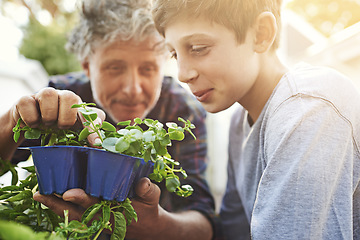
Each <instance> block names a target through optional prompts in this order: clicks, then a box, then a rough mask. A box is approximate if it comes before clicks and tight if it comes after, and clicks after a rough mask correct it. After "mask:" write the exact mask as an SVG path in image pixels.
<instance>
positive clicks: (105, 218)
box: [103, 205, 110, 223]
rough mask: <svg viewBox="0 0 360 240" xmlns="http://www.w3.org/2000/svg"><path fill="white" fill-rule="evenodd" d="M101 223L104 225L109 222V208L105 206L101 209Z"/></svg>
mask: <svg viewBox="0 0 360 240" xmlns="http://www.w3.org/2000/svg"><path fill="white" fill-rule="evenodd" d="M103 221H104V223H107V222H109V221H110V206H109V205H105V206H104V207H103Z"/></svg>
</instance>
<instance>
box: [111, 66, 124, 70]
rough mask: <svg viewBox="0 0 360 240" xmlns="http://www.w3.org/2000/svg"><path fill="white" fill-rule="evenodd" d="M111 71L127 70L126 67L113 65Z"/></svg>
mask: <svg viewBox="0 0 360 240" xmlns="http://www.w3.org/2000/svg"><path fill="white" fill-rule="evenodd" d="M108 69H109V70H110V71H123V70H124V69H125V67H124V66H118V65H111V66H109V67H108Z"/></svg>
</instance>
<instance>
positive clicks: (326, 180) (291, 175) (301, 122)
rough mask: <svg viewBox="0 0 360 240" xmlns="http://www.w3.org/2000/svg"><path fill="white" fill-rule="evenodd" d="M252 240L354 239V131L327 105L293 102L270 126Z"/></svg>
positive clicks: (319, 101) (310, 99) (305, 100)
mask: <svg viewBox="0 0 360 240" xmlns="http://www.w3.org/2000/svg"><path fill="white" fill-rule="evenodd" d="M264 138H265V139H264V143H265V144H264V149H263V152H262V154H263V159H264V162H265V164H264V166H265V168H264V170H263V175H262V177H261V179H260V183H259V186H258V191H257V196H256V201H255V205H254V208H253V214H252V219H251V233H252V237H253V239H353V207H352V206H353V193H354V191H355V188H356V187H357V185H358V181H359V179H354V178H353V176H354V161H355V160H354V156H355V155H356V154H358V153H354V151H356V150H355V149H354V143H353V136H352V126H351V124H350V122H349V121H348V120H347V119H346V118H345V117H344V116H342V115H341V114H340V113H339V111H338V110H337V109H336V108H335V107H334V106H333V105H332V104H330V103H329V102H327V101H325V100H322V99H319V98H314V97H297V98H292V99H289V100H288V101H287V102H286V103H285V104H282V106H281V107H279V108H278V109H277V110H276V111H275V112H274V114H273V115H272V117H271V118H270V119H269V121H268V123H267V124H266V130H265V136H264Z"/></svg>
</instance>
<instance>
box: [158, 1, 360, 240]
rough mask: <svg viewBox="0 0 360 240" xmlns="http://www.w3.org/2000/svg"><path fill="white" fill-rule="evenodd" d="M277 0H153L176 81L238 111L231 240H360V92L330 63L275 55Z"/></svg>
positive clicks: (228, 225)
mask: <svg viewBox="0 0 360 240" xmlns="http://www.w3.org/2000/svg"><path fill="white" fill-rule="evenodd" d="M280 8H281V1H280V0H257V1H254V0H241V1H240V0H191V1H190V0H172V1H168V0H155V2H154V5H153V17H154V20H155V24H156V27H157V29H158V31H159V32H160V33H161V34H162V35H163V36H165V38H166V42H167V45H168V47H169V49H170V52H171V53H172V56H173V57H174V58H176V59H177V62H178V68H179V80H181V81H182V82H185V83H187V84H188V85H189V87H190V89H191V91H192V92H193V94H194V95H195V96H196V97H197V99H198V101H200V102H201V103H202V105H203V106H204V108H205V109H206V110H207V111H208V112H212V113H216V112H219V111H222V110H224V109H226V108H228V107H230V106H231V105H233V104H234V103H238V104H239V109H238V111H237V112H236V113H235V114H234V116H233V118H232V125H231V132H230V141H229V145H230V146H229V163H228V184H227V190H226V193H225V196H224V199H223V204H222V208H221V216H222V220H223V224H224V225H225V226H224V227H225V229H224V232H225V233H226V234H227V236H228V239H248V238H250V236H251V238H253V239H359V238H360V228H359V224H360V188H359V180H360V171H359V168H360V152H359V142H360V137H359V136H360V106H359V104H358V103H359V102H360V95H359V93H358V92H357V91H356V90H355V88H354V86H353V85H352V83H351V82H350V81H349V80H348V79H347V78H346V77H344V76H343V75H341V74H340V73H338V72H335V71H334V70H331V69H327V68H323V67H313V66H309V65H299V66H297V67H296V68H294V69H291V70H288V69H287V68H286V67H285V66H284V65H283V64H282V63H281V62H280V61H279V59H278V57H277V56H276V52H275V50H276V48H277V47H278V39H279V32H280V30H279V29H280Z"/></svg>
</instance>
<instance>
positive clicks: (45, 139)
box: [0, 103, 196, 239]
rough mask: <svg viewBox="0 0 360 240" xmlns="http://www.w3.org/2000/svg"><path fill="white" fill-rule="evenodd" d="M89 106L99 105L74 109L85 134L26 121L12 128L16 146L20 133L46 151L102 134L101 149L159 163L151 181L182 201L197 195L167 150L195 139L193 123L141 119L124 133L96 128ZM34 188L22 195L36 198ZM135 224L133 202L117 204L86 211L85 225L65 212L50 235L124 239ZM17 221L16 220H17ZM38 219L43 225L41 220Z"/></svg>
mask: <svg viewBox="0 0 360 240" xmlns="http://www.w3.org/2000/svg"><path fill="white" fill-rule="evenodd" d="M89 106H95V104H94V103H82V104H75V105H73V106H72V108H78V111H79V112H80V113H81V114H82V116H83V117H84V119H85V122H83V125H84V128H83V129H82V130H81V131H73V130H59V129H45V128H41V127H40V128H37V129H34V128H30V127H28V126H24V127H21V125H22V120H21V119H19V120H18V122H17V125H16V126H15V127H14V128H13V132H14V141H15V142H17V141H18V139H19V137H20V134H21V132H24V137H25V138H26V139H39V138H41V145H42V146H45V145H47V146H52V145H89V143H88V142H87V137H88V136H89V135H90V134H97V135H98V137H99V138H100V140H101V144H100V145H98V146H97V147H101V148H103V149H105V150H107V151H110V152H115V153H122V154H126V155H130V156H134V157H141V158H143V159H144V160H145V161H152V162H154V168H153V172H152V173H151V174H150V176H149V177H150V179H152V180H154V181H157V182H161V181H163V180H165V181H166V182H165V183H166V188H167V190H168V191H170V192H175V193H176V194H177V195H179V196H182V197H188V196H190V195H191V194H192V192H193V189H192V187H191V186H190V185H182V186H181V184H180V178H179V176H178V174H180V176H182V177H183V178H186V177H187V174H186V172H185V170H183V169H182V168H177V167H178V166H179V163H178V162H177V161H175V160H173V159H172V158H171V156H170V154H169V153H168V151H167V147H168V146H171V141H172V140H177V141H181V140H183V139H184V137H185V134H184V133H185V131H187V132H189V133H190V134H191V135H192V136H193V137H194V138H196V137H195V135H194V134H193V133H192V131H191V129H194V128H195V126H194V125H193V124H192V123H191V122H190V121H189V120H187V121H186V120H184V119H182V118H180V117H179V118H178V120H179V121H180V122H182V123H183V124H184V127H181V126H178V125H177V124H176V123H166V126H167V129H165V128H164V125H163V124H162V123H160V122H159V121H158V120H152V119H144V120H142V119H140V118H136V119H134V120H133V121H131V120H128V121H124V122H120V123H118V124H117V125H119V126H122V129H120V130H117V129H116V127H115V126H113V125H112V124H110V123H108V122H106V121H104V122H103V123H102V124H101V125H100V124H96V123H95V119H96V118H97V113H96V112H95V111H94V110H93V109H91V108H89ZM144 128H146V130H144ZM9 169H10V168H9ZM32 174H34V173H32ZM32 176H34V175H32ZM35 179H36V178H35ZM31 187H32V188H31V192H29V191H27V190H25V189H20V190H19V192H18V194H20V193H21V192H24V191H27V195H26V196H27V197H29V196H32V194H31V195H30V193H33V192H34V191H35V190H37V186H36V187H35V186H31ZM5 190H9V191H10V192H7V193H8V194H11V195H12V194H14V193H13V192H12V189H5ZM0 191H1V189H0ZM0 194H1V192H0ZM0 196H1V195H0ZM9 196H10V195H9ZM6 198H7V197H4V199H6ZM6 201H7V202H8V201H9V199H6ZM32 201H33V200H32ZM33 202H34V201H33ZM33 206H35V205H32V207H31V210H29V211H38V212H42V208H41V207H40V208H39V207H38V208H36V209H35V208H34V207H33ZM29 209H30V208H29ZM47 210H49V209H47ZM49 211H51V210H49ZM100 213H102V214H100ZM95 214H96V215H97V219H94V220H93V221H92V222H91V224H89V221H90V219H92V218H93V217H94V216H95ZM99 214H100V216H99ZM111 214H113V215H114V226H113V229H112V226H111V225H110V222H109V219H110V215H111ZM43 219H45V220H46V221H45V222H50V220H49V219H46V218H43ZM133 219H134V220H135V221H137V215H136V212H135V211H134V209H133V207H132V205H131V201H130V200H129V199H126V200H125V201H123V202H120V203H119V202H116V201H101V202H100V203H97V204H95V205H93V206H91V207H90V208H89V209H87V210H86V211H85V213H84V215H83V217H82V220H81V221H80V222H79V221H74V220H73V221H71V222H68V220H67V214H66V213H65V219H64V221H63V222H59V223H58V224H57V225H56V224H53V223H52V224H51V226H56V227H55V229H54V228H50V229H45V230H48V231H55V232H56V233H57V236H62V237H67V238H68V239H89V238H90V237H94V238H93V239H96V238H97V237H98V236H99V234H100V233H101V232H102V231H103V230H104V229H109V230H113V234H112V236H111V239H124V237H125V233H126V226H127V225H128V224H130V223H131V221H132V220H133ZM13 220H15V221H16V220H17V219H13ZM37 220H38V222H39V219H37ZM88 225H89V226H88ZM35 230H36V229H35Z"/></svg>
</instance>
